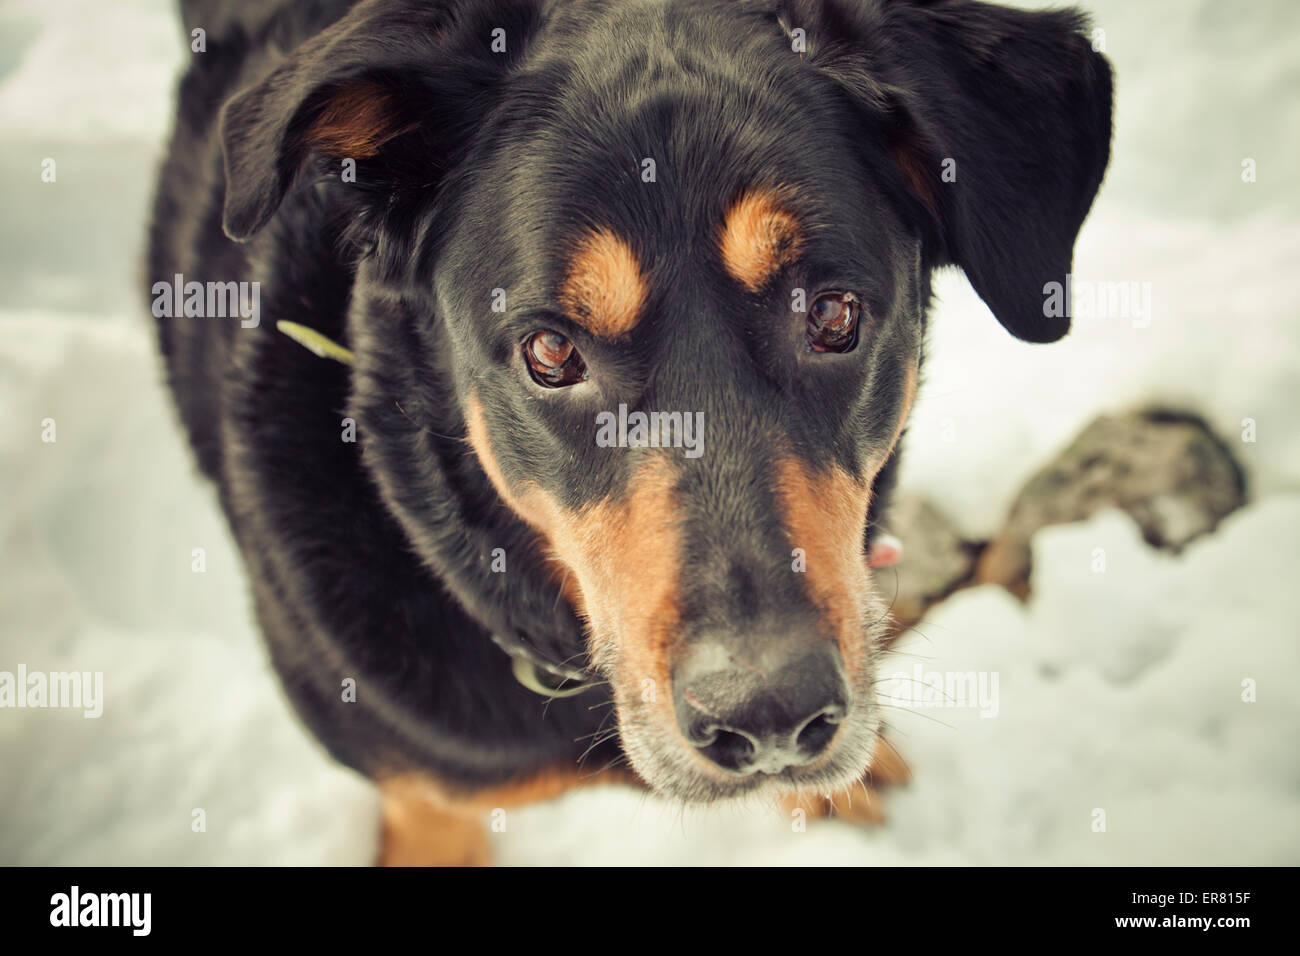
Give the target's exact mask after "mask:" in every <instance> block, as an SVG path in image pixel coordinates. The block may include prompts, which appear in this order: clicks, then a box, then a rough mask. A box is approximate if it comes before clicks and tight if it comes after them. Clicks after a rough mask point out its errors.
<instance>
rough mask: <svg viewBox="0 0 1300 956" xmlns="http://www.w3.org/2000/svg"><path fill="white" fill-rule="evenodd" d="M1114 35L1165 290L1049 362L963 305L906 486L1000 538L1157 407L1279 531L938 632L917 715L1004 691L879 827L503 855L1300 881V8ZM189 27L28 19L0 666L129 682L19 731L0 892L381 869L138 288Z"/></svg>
mask: <svg viewBox="0 0 1300 956" xmlns="http://www.w3.org/2000/svg"><path fill="white" fill-rule="evenodd" d="M1090 7H1091V9H1093V10H1094V11H1095V12H1096V15H1097V21H1098V25H1099V26H1101V27H1103V28H1104V29H1105V30H1106V47H1107V52H1108V54H1109V55H1110V56H1111V58H1112V60H1113V62H1114V63H1115V65H1116V70H1117V76H1118V89H1119V109H1118V114H1117V132H1116V140H1115V160H1114V164H1113V166H1112V169H1111V172H1110V176H1109V179H1108V182H1107V185H1106V187H1105V189H1104V191H1103V193H1102V197H1101V199H1100V201H1099V203H1098V205H1097V207H1096V209H1095V210H1094V213H1093V216H1092V218H1091V220H1090V221H1089V223H1088V225H1087V227H1086V228H1085V230H1084V233H1083V235H1082V237H1081V240H1080V243H1079V247H1078V254H1077V258H1076V269H1075V271H1076V274H1077V275H1079V276H1080V277H1082V278H1084V279H1094V280H1109V281H1118V280H1127V281H1134V282H1138V283H1150V286H1149V289H1150V294H1151V303H1152V308H1151V315H1150V322H1149V324H1148V323H1146V322H1145V321H1144V319H1143V318H1141V317H1138V320H1137V321H1136V322H1134V321H1133V320H1132V319H1131V317H1126V318H1123V319H1115V318H1110V319H1094V320H1090V321H1087V320H1085V321H1080V322H1079V323H1078V326H1077V328H1076V331H1075V332H1074V333H1073V334H1072V335H1071V337H1070V338H1069V339H1068V340H1067V341H1066V342H1064V343H1061V344H1059V345H1055V346H1051V347H1046V348H1033V347H1029V346H1024V345H1021V344H1018V343H1015V342H1013V341H1012V340H1011V339H1010V338H1009V337H1008V336H1006V334H1005V333H1003V332H1002V330H1001V329H1000V328H999V327H998V326H997V324H996V323H995V322H994V321H993V320H992V318H991V317H990V316H989V315H988V314H987V312H986V310H985V309H984V308H983V306H982V305H981V304H980V303H979V302H978V300H977V299H976V298H975V297H974V295H973V294H972V293H971V292H970V291H969V289H968V288H966V287H965V285H964V283H963V281H962V280H961V279H960V277H957V276H953V277H951V278H949V279H945V280H944V282H943V283H942V284H941V295H942V300H943V305H942V308H941V309H940V311H939V314H938V316H937V319H936V329H935V334H934V337H933V341H932V349H931V356H930V362H929V365H928V368H927V378H928V381H927V384H926V390H925V391H924V392H923V396H922V400H921V402H920V404H919V406H918V408H917V410H916V413H915V417H914V420H913V422H914V423H913V427H912V432H911V434H910V436H909V447H908V464H907V469H906V472H905V475H904V480H905V483H906V484H908V485H910V486H911V487H914V488H918V489H921V490H923V491H925V492H926V493H927V494H929V495H931V496H932V497H933V498H934V500H935V501H936V502H937V503H938V504H939V505H940V506H941V507H943V508H944V509H945V510H946V511H947V512H948V513H949V514H950V515H951V516H952V517H954V518H955V519H956V520H958V521H959V522H960V523H961V525H962V526H963V528H964V529H965V530H966V531H967V532H969V533H971V534H986V533H988V532H989V531H991V530H992V529H993V528H994V527H996V525H997V524H998V522H999V521H1000V520H1001V517H1002V515H1003V514H1004V512H1005V508H1006V506H1007V503H1008V500H1009V497H1010V495H1011V494H1012V493H1013V492H1014V491H1015V489H1016V488H1017V487H1018V485H1019V484H1020V483H1021V482H1022V481H1023V479H1024V478H1025V477H1026V476H1027V475H1028V474H1029V473H1031V472H1032V471H1033V470H1034V469H1035V468H1036V467H1038V466H1039V465H1040V464H1041V463H1042V462H1043V461H1045V460H1046V459H1047V458H1048V457H1049V456H1050V455H1051V454H1052V453H1053V452H1054V451H1055V450H1056V449H1058V448H1059V447H1061V446H1062V444H1063V443H1064V442H1066V441H1067V440H1068V439H1069V438H1070V437H1071V436H1072V435H1073V434H1074V433H1075V432H1076V431H1077V430H1078V428H1079V427H1080V426H1082V425H1083V424H1084V423H1085V422H1086V421H1087V420H1089V419H1090V418H1091V417H1093V416H1094V415H1095V414H1096V413H1098V412H1099V411H1103V410H1107V409H1114V408H1119V407H1124V406H1126V405H1128V404H1130V403H1132V402H1134V401H1145V400H1160V401H1164V402H1168V403H1173V404H1177V405H1180V406H1183V407H1187V408H1191V409H1195V410H1198V411H1200V412H1202V413H1203V414H1204V415H1205V416H1206V417H1207V419H1208V420H1209V421H1210V422H1211V423H1212V424H1213V425H1214V426H1215V427H1216V428H1218V430H1219V431H1220V432H1221V434H1222V435H1223V436H1224V437H1225V438H1227V439H1229V440H1230V441H1232V442H1233V447H1234V448H1235V449H1236V450H1237V452H1238V454H1239V457H1240V458H1241V460H1242V461H1243V462H1244V463H1245V465H1246V468H1247V470H1248V475H1249V479H1250V485H1251V494H1252V503H1251V504H1250V505H1249V506H1248V507H1246V508H1245V509H1243V510H1242V511H1241V512H1239V513H1237V514H1236V515H1234V516H1233V517H1232V518H1231V519H1229V520H1228V521H1227V522H1225V523H1224V525H1223V526H1222V527H1221V528H1220V529H1219V531H1218V532H1217V533H1216V534H1214V535H1212V536H1210V537H1208V538H1205V539H1202V540H1201V541H1200V542H1198V543H1197V544H1195V545H1194V546H1193V547H1191V548H1189V549H1188V551H1187V552H1186V553H1185V554H1184V555H1182V556H1181V557H1179V558H1177V559H1174V558H1170V557H1168V556H1165V555H1161V554H1157V553H1154V552H1152V551H1151V550H1150V549H1148V548H1147V547H1146V546H1145V545H1143V544H1142V542H1141V541H1140V539H1139V537H1138V536H1137V534H1136V532H1135V529H1134V526H1133V525H1132V523H1131V522H1130V521H1129V520H1128V519H1127V518H1126V517H1124V516H1123V515H1120V514H1115V513H1111V514H1103V515H1098V516H1097V517H1096V518H1094V519H1093V520H1092V521H1089V522H1086V523H1084V524H1080V525H1072V526H1065V527H1060V528H1054V529H1049V530H1048V531H1046V532H1044V533H1042V534H1041V535H1040V536H1039V537H1038V539H1037V540H1036V541H1035V556H1034V567H1035V593H1034V597H1033V599H1032V601H1031V603H1030V604H1029V605H1028V606H1021V605H1019V604H1017V603H1016V602H1015V601H1013V600H1012V599H1011V598H1009V597H1008V596H1007V595H1005V594H1004V593H1002V592H1001V591H998V590H996V589H991V588H982V589H975V590H970V591H966V592H962V593H961V594H959V595H958V596H956V597H955V598H953V599H951V600H950V601H948V602H947V603H945V604H944V605H942V606H940V607H939V608H938V609H936V611H935V612H934V613H933V614H932V615H931V616H930V618H929V619H928V620H926V621H925V622H924V623H923V624H922V625H921V626H920V627H919V629H918V631H917V632H914V633H912V634H909V635H908V636H907V637H906V638H905V639H904V640H903V642H902V643H901V644H900V646H899V648H898V650H897V652H896V653H895V654H894V655H893V656H891V658H890V659H889V660H888V661H887V662H886V665H885V667H884V672H885V674H886V675H890V674H895V673H898V674H901V675H903V677H904V679H903V680H901V681H899V682H898V683H896V684H890V685H888V686H889V687H890V688H891V689H895V690H898V691H902V690H903V689H905V688H907V687H909V686H915V685H914V684H911V683H909V681H911V679H912V678H914V677H916V676H917V673H916V670H915V669H916V668H919V669H920V672H921V674H922V676H923V675H924V674H926V673H929V672H938V673H940V674H945V675H953V674H961V673H968V672H969V673H975V674H981V675H984V677H985V679H986V680H990V679H992V678H993V676H994V675H996V679H997V695H996V697H995V698H991V699H990V700H989V701H986V702H985V704H986V706H985V707H983V708H978V707H966V708H952V707H945V708H932V707H926V708H909V707H907V706H903V705H901V703H900V706H899V707H897V708H896V709H895V710H894V711H892V712H891V717H890V722H891V724H892V725H893V726H894V727H895V728H896V738H895V739H896V741H897V743H898V745H899V748H900V749H901V750H902V751H903V753H904V754H905V755H906V757H907V759H908V761H909V763H910V764H911V765H912V766H913V768H914V770H915V773H916V780H915V782H914V783H913V784H912V785H911V786H910V787H908V788H907V789H906V790H903V791H900V792H898V793H896V794H893V795H892V796H891V797H890V798H889V814H890V823H889V825H888V826H887V827H885V828H883V829H880V830H878V831H873V832H865V831H859V830H856V829H854V828H852V827H849V826H847V825H844V824H838V823H833V824H823V825H812V826H810V827H809V828H808V830H807V832H806V833H795V832H791V826H790V821H789V820H788V819H787V818H784V817H782V816H780V815H777V814H775V813H773V812H770V811H765V810H762V809H753V808H730V809H724V810H718V811H708V812H700V811H692V812H688V813H682V812H681V811H680V810H679V808H677V807H676V806H669V805H666V804H660V803H659V802H657V801H655V800H653V799H646V798H644V797H642V796H641V795H640V794H638V793H633V792H631V791H619V790H608V791H603V792H602V791H590V792H585V793H578V794H575V795H573V796H571V797H569V798H566V799H562V800H559V801H556V802H554V803H552V804H550V805H546V806H540V807H534V808H530V809H527V810H520V811H513V812H512V813H511V814H510V816H509V818H508V821H507V832H506V833H504V834H500V835H498V836H497V837H496V839H497V845H498V856H499V859H501V860H502V861H503V862H507V863H520V864H530V863H550V862H554V863H630V862H651V863H699V862H737V863H762V862H782V863H786V862H788V863H817V864H844V863H866V864H893V863H909V864H910V863H954V864H959V863H1085V864H1087V863H1107V862H1109V863H1242V864H1246V863H1290V864H1296V863H1300V761H1297V754H1298V753H1300V698H1297V696H1296V695H1295V693H1294V685H1295V682H1296V681H1297V680H1298V679H1300V640H1298V639H1297V623H1296V622H1297V621H1300V590H1298V589H1297V588H1296V587H1295V586H1294V581H1295V578H1296V573H1297V570H1300V567H1298V565H1300V562H1298V561H1297V546H1296V544H1295V542H1296V541H1297V540H1300V419H1298V417H1297V414H1296V408H1297V397H1300V295H1298V294H1297V293H1298V292H1300V289H1297V285H1298V284H1300V281H1298V280H1297V278H1296V275H1297V273H1296V270H1295V264H1296V262H1298V261H1300V228H1297V226H1298V225H1300V190H1296V189H1295V188H1294V180H1293V178H1292V177H1293V176H1294V173H1293V169H1292V166H1293V161H1294V156H1295V155H1296V154H1297V152H1300V115H1298V114H1300V96H1297V95H1296V94H1297V92H1300V68H1298V67H1297V63H1300V56H1297V53H1298V52H1300V6H1297V5H1295V4H1293V3H1290V2H1287V0H1279V2H1276V3H1264V2H1254V3H1243V4H1234V5H1224V4H1220V3H1216V2H1213V0H1168V2H1146V0H1138V2H1132V0H1130V2H1123V0H1106V2H1098V3H1093V4H1091V5H1090ZM169 11H170V6H169V5H167V4H163V3H152V2H145V0H114V3H112V4H103V3H97V2H84V3H83V2H73V0H29V2H15V0H10V2H0V38H2V39H0V141H2V142H3V145H2V146H0V174H2V175H0V183H2V185H0V190H3V195H4V208H5V220H6V227H5V230H4V233H3V236H0V408H4V409H5V410H6V414H5V415H4V418H3V425H2V426H0V491H2V492H3V493H2V494H0V670H10V671H13V670H15V669H16V668H17V666H18V665H19V664H20V663H22V664H25V665H26V666H27V667H28V668H29V669H30V670H45V671H56V670H72V669H75V670H79V671H103V672H104V675H105V676H104V680H105V688H104V693H105V703H104V712H103V716H102V717H100V718H98V719H85V718H83V717H82V716H81V714H80V713H79V712H68V711H58V710H3V711H0V767H3V768H4V772H3V773H0V863H107V862H130V863H236V862H250V863H322V862H331V863H365V862H368V861H369V860H370V859H372V857H373V854H374V848H375V835H376V803H375V797H374V793H373V791H372V789H371V787H370V786H369V785H368V784H367V783H366V782H364V781H363V780H360V779H358V778H357V777H356V776H355V775H353V774H351V773H350V772H348V771H345V770H342V769H340V768H337V767H335V766H334V765H332V764H331V763H330V762H329V761H328V760H327V759H326V758H325V757H324V756H323V755H322V753H321V752H320V750H319V748H318V747H317V745H316V744H315V743H314V742H313V741H312V740H311V739H310V738H308V737H307V736H306V735H305V734H304V733H303V732H302V731H301V730H300V729H299V728H298V726H297V725H296V723H295V722H294V721H293V719H292V717H291V715H290V714H289V712H288V710H287V708H286V705H285V703H284V701H283V699H282V697H281V695H280V692H279V689H278V686H277V685H276V683H275V679H274V676H273V675H272V674H271V672H270V670H269V669H268V666H267V663H266V659H265V654H264V652H263V650H262V648H261V645H260V643H259V641H258V638H257V635H256V633H255V631H254V629H253V627H252V624H251V618H250V613H249V607H248V602H247V599H246V596H245V587H244V583H243V579H242V570H241V568H240V567H239V565H238V562H237V560H236V558H235V553H234V549H233V547H232V544H231V542H230V540H229V536H228V534H227V532H226V530H225V527H224V524H223V523H222V521H221V519H220V516H219V514H218V512H217V509H216V506H215V503H214V500H213V496H212V494H211V492H210V490H209V489H208V488H207V487H205V486H204V485H203V484H202V483H201V482H199V481H198V480H197V478H196V477H195V475H194V469H193V467H192V465H191V461H190V458H189V455H188V452H187V450H186V449H185V448H184V446H183V445H182V443H181V440H180V436H179V432H178V430H177V428H176V427H175V424H174V421H173V418H172V413H171V410H170V408H169V407H168V406H167V404H166V401H165V396H164V395H163V393H162V391H161V389H160V387H159V385H158V366H157V362H156V361H155V358H154V356H153V353H152V348H151V341H150V338H149V334H148V327H147V325H146V323H145V318H146V316H147V313H146V311H145V309H144V306H143V304H142V302H141V301H140V300H139V299H138V298H137V297H136V289H137V288H138V285H137V284H136V283H135V282H134V276H135V275H136V272H135V270H137V269H138V268H139V265H138V264H139V260H140V251H139V250H140V245H141V240H142V236H143V228H144V221H145V220H144V216H145V208H146V204H147V198H148V193H149V188H150V177H151V174H152V172H151V170H152V165H153V163H154V162H155V160H156V157H157V155H158V150H159V144H160V141H161V137H162V135H163V132H164V130H165V128H166V124H167V122H168V118H167V117H168V108H169V104H168V98H169V96H170V90H171V84H172V81H173V77H174V75H175V72H176V70H177V69H179V67H180V65H181V63H182V60H183V58H184V57H185V56H188V55H189V54H188V53H186V52H184V50H183V48H182V47H180V46H179V45H178V44H177V43H176V39H175V38H176V36H177V35H178V34H177V32H176V29H175V25H174V24H173V23H172V22H171V21H170V14H169ZM46 157H53V158H55V159H56V160H57V162H58V181H57V183H55V184H45V183H42V182H41V181H40V164H41V160H42V159H44V158H46ZM1245 158H1253V159H1254V160H1256V165H1257V171H1258V181H1257V182H1255V183H1250V184H1247V183H1243V182H1242V181H1241V164H1242V160H1243V159H1245ZM45 418H53V419H55V421H56V422H57V441H56V442H54V443H46V442H42V441H41V430H42V424H41V423H42V420H43V419H45ZM1243 419H1252V420H1253V421H1254V423H1255V429H1256V438H1257V440H1256V441H1255V442H1253V443H1247V442H1239V441H1238V438H1239V436H1240V434H1241V430H1242V421H1243ZM196 547H202V548H205V549H206V553H207V570H206V572H205V573H203V574H195V573H193V572H192V570H191V551H192V549H193V548H196ZM1097 548H1102V549H1104V550H1105V555H1106V570H1105V572H1104V573H1095V572H1094V571H1093V570H1092V564H1093V560H1094V553H1095V549H1097ZM989 686H990V689H991V685H989ZM1252 687H1253V696H1254V702H1247V701H1246V700H1243V695H1245V696H1247V697H1249V696H1251V694H1250V693H1249V690H1250V688H1252ZM981 713H986V714H988V715H989V716H981ZM195 808H202V809H203V810H204V811H205V813H206V818H207V830H206V832H204V833H194V832H193V831H192V829H191V819H192V812H193V810H194V809H195ZM1098 811H1102V812H1103V813H1104V820H1105V830H1104V832H1098V831H1097V829H1096V821H1097V820H1099V819H1101V817H1100V815H1099V813H1098Z"/></svg>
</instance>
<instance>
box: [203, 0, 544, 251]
mask: <svg viewBox="0 0 1300 956" xmlns="http://www.w3.org/2000/svg"><path fill="white" fill-rule="evenodd" d="M448 7H449V5H448V4H429V5H418V4H413V3H401V2H395V0H366V2H363V3H361V4H359V5H358V6H357V7H356V8H354V9H353V10H352V11H351V12H350V13H349V14H348V15H347V16H345V17H343V18H342V19H341V20H339V21H338V22H337V23H335V24H333V25H332V26H330V27H329V28H328V29H326V30H324V31H323V32H321V33H320V34H318V35H316V36H315V37H313V38H312V39H310V40H308V41H307V42H306V43H304V44H303V45H302V46H300V47H298V48H297V49H296V50H295V51H294V52H293V53H292V55H290V56H289V58H288V59H287V60H286V61H285V62H284V63H283V64H282V65H281V66H279V67H278V68H277V69H275V70H274V71H273V72H272V73H271V74H270V75H269V76H267V77H265V78H264V79H263V80H262V81H261V82H259V83H258V84H257V85H255V86H253V87H251V88H249V89H246V90H244V91H242V92H240V93H239V94H237V95H236V96H234V97H232V98H231V99H230V100H229V101H228V102H227V103H226V105H225V108H224V110H223V111H222V115H221V133H220V135H221V144H222V153H223V156H224V158H225V174H226V196H225V210H224V215H223V226H224V228H225V231H226V234H227V235H228V236H230V238H232V239H235V240H239V241H243V240H246V239H248V238H250V237H252V236H253V235H254V234H255V233H257V232H258V230H260V229H261V228H262V227H263V226H265V225H266V223H267V222H268V221H269V220H270V219H271V217H272V216H273V215H274V214H275V212H276V210H277V209H278V208H279V206H280V203H281V202H282V201H283V199H284V197H285V194H286V193H287V192H288V191H289V189H290V188H291V187H292V185H293V183H294V180H295V179H296V178H297V177H298V176H299V175H300V174H301V173H302V172H303V170H304V167H306V166H307V165H308V164H309V162H310V161H313V160H314V161H317V162H319V164H320V168H319V169H318V170H317V171H318V172H320V173H324V172H325V171H326V170H329V171H330V172H331V174H332V175H333V176H334V177H335V178H340V179H341V178H342V176H341V172H342V164H343V162H344V161H345V160H353V161H354V162H355V164H356V165H355V178H354V179H352V180H345V181H347V182H353V183H354V184H355V188H354V191H353V193H354V195H356V196H357V197H358V198H359V199H361V200H362V201H363V202H366V201H368V202H369V204H370V206H371V207H373V208H374V209H376V210H378V211H380V212H382V210H383V209H384V208H385V207H387V206H389V205H391V199H392V196H393V194H394V193H396V192H400V191H402V190H419V191H428V190H431V189H434V188H436V186H437V183H438V181H439V179H440V178H441V175H442V173H443V172H445V171H446V169H448V168H449V167H450V166H451V165H452V164H453V163H454V161H455V158H456V155H457V153H458V151H459V150H460V149H462V148H463V147H464V145H465V144H466V143H467V142H469V140H470V139H471V137H472V133H473V129H474V127H475V125H476V124H477V123H478V122H479V121H480V120H481V118H482V115H483V113H484V111H485V110H486V108H487V106H488V102H489V100H490V98H491V96H492V93H493V87H494V85H495V84H496V80H497V79H498V78H499V77H501V76H502V75H503V74H504V73H505V71H506V70H508V69H509V67H510V65H511V64H512V63H513V62H514V61H515V60H516V59H517V58H518V56H519V54H520V53H521V52H522V49H523V46H524V44H525V43H526V40H527V37H528V36H529V35H530V34H531V32H532V28H533V25H534V23H535V19H536V9H535V4H534V3H533V2H532V0H505V2H502V3H498V4H488V5H480V8H479V10H480V12H479V13H478V14H477V15H476V14H474V13H472V12H471V13H470V14H468V15H464V16H457V17H453V16H452V15H451V14H449V13H448ZM485 8H490V10H491V15H490V16H489V15H488V12H487V9H485ZM453 21H454V22H453ZM495 30H500V31H503V32H501V33H497V34H494V31H495ZM494 46H495V49H494Z"/></svg>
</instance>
